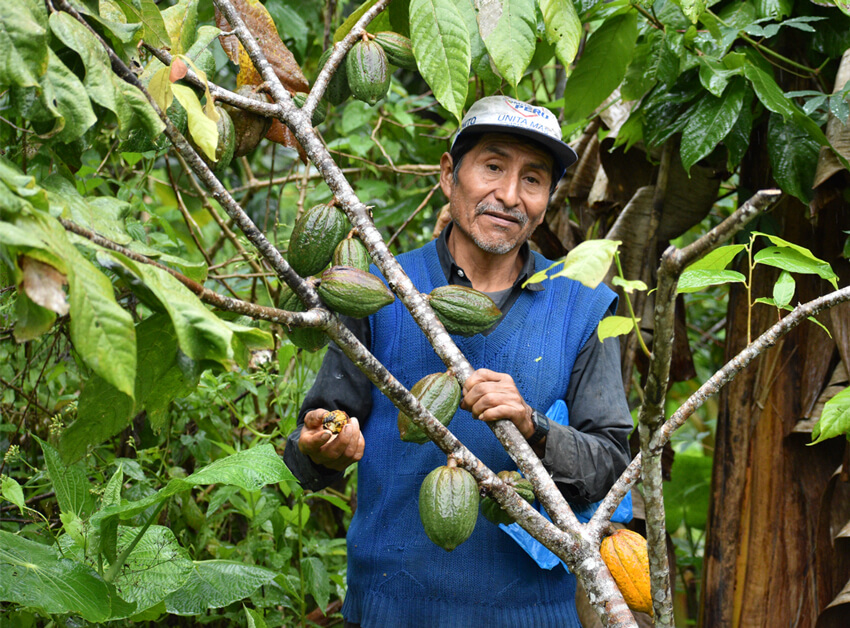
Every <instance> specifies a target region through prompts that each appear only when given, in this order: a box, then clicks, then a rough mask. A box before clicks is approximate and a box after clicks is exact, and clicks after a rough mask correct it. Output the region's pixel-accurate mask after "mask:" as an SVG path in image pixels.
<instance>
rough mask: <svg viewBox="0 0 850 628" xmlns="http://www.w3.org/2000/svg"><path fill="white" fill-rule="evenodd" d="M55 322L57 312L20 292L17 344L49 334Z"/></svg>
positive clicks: (15, 329) (16, 322)
mask: <svg viewBox="0 0 850 628" xmlns="http://www.w3.org/2000/svg"><path fill="white" fill-rule="evenodd" d="M0 227H2V225H0ZM55 322H56V312H53V311H51V310H48V309H47V308H46V307H42V306H40V305H39V304H38V303H35V302H34V301H33V300H32V299H30V298H29V297H28V296H27V293H26V292H18V298H17V299H16V300H15V328H14V330H13V333H14V335H15V340H16V341H17V342H27V341H28V340H35V339H36V338H38V337H40V336H41V335H42V334H45V333H47V331H48V330H49V329H50V328H51V327H53V323H55Z"/></svg>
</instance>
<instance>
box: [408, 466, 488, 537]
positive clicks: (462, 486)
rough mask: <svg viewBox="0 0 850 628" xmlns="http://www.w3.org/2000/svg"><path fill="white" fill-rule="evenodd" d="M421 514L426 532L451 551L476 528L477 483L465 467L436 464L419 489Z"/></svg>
mask: <svg viewBox="0 0 850 628" xmlns="http://www.w3.org/2000/svg"><path fill="white" fill-rule="evenodd" d="M419 518H420V519H421V520H422V526H423V527H424V528H425V534H427V535H428V538H429V539H431V541H433V542H434V543H435V544H436V545H439V546H440V547H442V548H443V549H444V550H447V551H449V552H450V551H452V550H453V549H454V548H456V547H457V546H458V545H460V544H461V543H463V542H464V541H465V540H466V539H468V538H469V536H470V535H471V534H472V531H473V530H474V529H475V522H476V520H477V519H478V485H477V484H476V483H475V478H473V477H472V475H471V474H470V473H469V471H467V470H466V469H461V468H460V467H452V466H448V465H446V466H442V467H437V468H436V469H434V470H433V471H431V473H429V474H428V475H427V476H425V479H424V480H423V481H422V486H421V488H420V489H419Z"/></svg>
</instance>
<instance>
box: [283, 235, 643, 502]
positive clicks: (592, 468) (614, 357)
mask: <svg viewBox="0 0 850 628" xmlns="http://www.w3.org/2000/svg"><path fill="white" fill-rule="evenodd" d="M450 230H451V225H449V226H448V227H447V228H446V229H445V230H444V231H443V232H442V233H441V234H440V237H439V239H438V240H437V254H438V256H439V259H440V264H441V266H442V268H443V272H444V273H445V275H446V280H447V281H448V283H450V284H457V285H463V286H469V287H472V284H471V282H470V281H469V278H468V277H467V276H466V273H465V272H464V271H463V269H462V268H460V267H459V266H457V264H455V262H454V259H453V258H452V256H451V253H450V252H449V248H448V244H447V239H448V233H449V231H450ZM520 254H521V255H522V256H523V260H524V265H523V268H522V270H521V271H520V274H519V277H517V280H516V282H515V283H514V285H513V287H512V288H511V289H510V290H509V291H508V292H507V293H506V294H505V295H498V296H499V297H501V299H503V300H504V301H503V303H501V304H499V309H501V310H502V313H503V316H504V314H506V313H507V312H508V310H509V309H510V308H511V306H512V305H513V304H514V303H515V302H516V299H517V297H519V295H520V294H521V293H522V291H523V290H531V291H539V290H544V289H545V287H546V286H545V284H546V282H542V283H536V284H529V285H528V286H527V287H525V288H523V287H522V284H523V282H524V281H525V280H526V279H528V278H529V277H530V276H531V275H532V274H533V273H534V257H533V256H532V255H531V254H530V252H529V248H528V244H524V245H523V247H522V249H521V251H520ZM340 319H341V320H342V321H343V322H344V323H345V325H346V326H347V327H348V328H349V329H351V331H352V332H353V333H354V334H355V335H356V336H357V338H358V339H359V340H360V341H361V342H362V343H363V344H364V345H366V347H367V348H368V347H370V344H371V333H370V328H369V319H368V318H361V319H352V318H349V317H345V316H341V317H340ZM499 322H500V321H497V322H496V323H495V324H494V325H493V327H491V328H490V329H489V330H487V331H486V332H484V333H485V334H488V333H491V332H492V331H493V330H494V329H495V328H496V327H497V326H498V325H499ZM371 389H372V384H371V382H370V381H369V380H368V378H367V377H366V376H365V375H364V374H363V373H362V372H361V371H360V370H359V369H358V368H357V367H356V366H354V364H353V363H352V362H351V360H349V359H348V358H347V357H346V356H345V354H343V353H342V351H341V350H340V349H339V347H337V346H336V345H335V344H334V343H331V344H330V346H329V347H328V351H327V354H326V355H325V358H324V361H323V362H322V366H321V368H320V369H319V372H318V374H317V376H316V381H315V383H314V384H313V386H312V387H311V388H310V391H309V392H308V393H307V396H306V398H305V400H304V403H303V405H302V407H301V412H300V413H299V415H298V424H297V427H296V429H295V430H294V431H293V432H292V434H290V435H289V439H288V440H287V443H286V450H285V452H284V461H285V462H286V464H287V466H288V467H289V469H290V470H291V471H292V473H293V474H295V477H297V478H298V480H299V482H301V485H302V486H303V487H304V488H306V489H310V490H320V489H322V488H324V487H325V486H328V485H329V484H331V483H332V482H333V481H335V480H336V479H338V478H339V477H340V476H341V475H342V472H340V471H335V470H333V469H329V468H327V467H324V466H322V465H317V464H315V463H314V462H313V461H312V460H310V458H309V457H307V456H306V455H304V454H302V453H301V451H300V450H299V449H298V437H299V436H300V434H301V427H302V426H303V425H304V415H305V414H307V412H309V411H310V410H312V409H314V408H326V409H328V410H333V409H341V410H345V411H346V412H347V413H348V414H349V415H351V416H356V417H357V418H358V419H359V420H360V422H361V425H362V424H364V423H365V421H367V420H368V416H369V414H370V413H371V411H372V390H371ZM565 401H566V403H567V407H568V408H569V412H570V424H569V425H568V426H562V425H559V424H557V423H554V422H551V421H550V423H549V426H550V429H549V435H548V437H547V438H546V444H545V452H544V456H543V465H544V467H545V468H546V469H547V471H549V473H550V474H551V475H552V478H553V479H554V481H555V483H556V484H557V486H558V488H559V489H560V490H561V492H562V493H563V494H564V496H565V497H566V498H567V499H568V500H569V501H571V502H573V503H576V504H578V505H586V504H588V503H590V502H594V501H597V500H599V499H602V497H604V496H605V493H607V491H608V489H609V488H610V487H611V485H612V484H613V483H614V481H615V480H616V479H617V478H618V477H619V475H620V474H621V473H622V472H623V470H624V469H625V468H626V465H627V464H628V462H629V457H630V454H629V445H628V438H629V433H630V432H631V430H632V427H633V422H632V417H631V414H630V412H629V408H628V405H627V403H626V396H625V392H624V390H623V383H622V379H621V376H620V344H619V341H618V340H617V338H607V339H606V340H605V341H604V342H599V340H598V338H597V336H596V334H593V335H591V337H590V339H589V340H588V341H587V342H586V343H585V345H584V347H582V349H581V351H580V352H579V354H578V357H577V359H576V362H575V365H574V366H573V371H572V374H571V376H570V385H569V390H568V391H567V398H566V399H565ZM537 410H538V411H540V412H543V411H545V410H546V408H537Z"/></svg>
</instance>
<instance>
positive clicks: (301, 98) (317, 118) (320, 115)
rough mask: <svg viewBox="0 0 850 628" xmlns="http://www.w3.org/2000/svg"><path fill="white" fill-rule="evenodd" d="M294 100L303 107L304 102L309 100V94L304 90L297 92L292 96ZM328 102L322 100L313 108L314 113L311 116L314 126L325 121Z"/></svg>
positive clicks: (311, 122)
mask: <svg viewBox="0 0 850 628" xmlns="http://www.w3.org/2000/svg"><path fill="white" fill-rule="evenodd" d="M292 102H294V103H295V106H296V107H298V108H299V109H301V107H303V106H304V103H305V102H307V94H305V93H304V92H296V94H295V95H294V96H293V97H292ZM327 108H328V104H327V103H326V102H325V101H324V100H321V101H319V104H318V105H316V108H315V109H313V115H312V116H310V124H312V125H313V126H319V125H320V124H321V123H322V122H324V121H325V115H326V112H327Z"/></svg>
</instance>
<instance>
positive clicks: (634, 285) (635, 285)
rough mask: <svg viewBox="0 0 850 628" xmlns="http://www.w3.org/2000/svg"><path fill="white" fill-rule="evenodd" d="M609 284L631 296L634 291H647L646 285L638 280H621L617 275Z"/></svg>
mask: <svg viewBox="0 0 850 628" xmlns="http://www.w3.org/2000/svg"><path fill="white" fill-rule="evenodd" d="M611 284H612V285H614V286H617V287H619V288H622V289H623V290H624V291H626V292H627V293H629V294H632V293H633V292H634V291H635V290H641V291H646V289H647V287H646V284H645V283H644V282H642V281H641V280H640V279H623V278H622V277H620V276H619V275H615V276H614V277H613V278H612V279H611Z"/></svg>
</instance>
